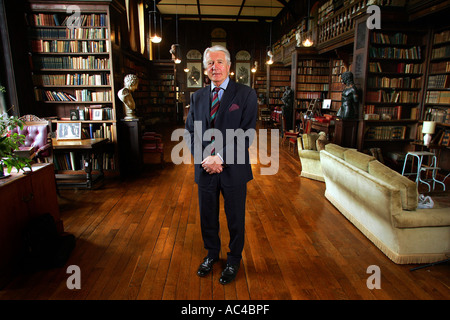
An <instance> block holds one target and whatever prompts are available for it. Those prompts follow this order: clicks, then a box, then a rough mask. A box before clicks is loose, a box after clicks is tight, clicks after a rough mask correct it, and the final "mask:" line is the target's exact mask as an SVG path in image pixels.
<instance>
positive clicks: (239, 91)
mask: <svg viewBox="0 0 450 320" xmlns="http://www.w3.org/2000/svg"><path fill="white" fill-rule="evenodd" d="M210 108H211V86H210V85H209V86H207V87H204V88H202V89H200V90H198V91H196V92H195V93H194V94H193V95H192V97H191V104H190V110H189V114H188V117H187V119H186V129H187V131H188V132H189V134H190V144H191V145H190V148H191V152H192V154H193V155H194V165H195V182H197V183H198V184H201V185H206V184H208V183H209V180H210V179H211V175H210V174H209V173H207V172H205V171H204V170H203V168H202V166H201V163H200V162H201V161H202V160H203V158H205V156H203V152H204V150H205V148H207V147H208V146H209V145H210V143H211V139H210V137H208V138H205V140H203V138H204V134H205V131H206V130H208V129H209V128H211V126H210V123H209V118H210ZM257 110H258V105H257V97H256V92H255V90H253V89H252V88H250V87H248V86H245V85H242V84H239V83H236V82H234V81H232V80H230V81H229V83H228V87H227V89H226V90H225V91H224V93H223V96H222V99H221V101H220V107H219V111H218V113H217V115H216V121H215V125H214V128H215V129H217V130H219V131H220V132H221V133H222V137H223V140H222V141H218V137H215V138H216V142H215V144H216V154H217V153H219V154H220V155H221V156H222V158H223V159H224V161H225V163H226V165H227V166H226V167H225V168H224V170H223V171H222V172H221V173H220V175H221V182H222V183H223V184H224V185H225V186H233V185H237V184H243V183H246V182H248V181H250V180H251V179H253V174H252V169H251V165H250V160H249V154H248V148H249V146H250V144H251V142H252V139H253V137H254V134H255V127H256V117H257ZM197 121H198V122H197ZM194 122H196V124H195V125H196V126H197V129H195V126H194ZM200 124H201V130H200ZM227 129H232V130H231V131H232V132H234V133H237V132H239V131H235V130H237V129H242V130H243V131H241V135H240V138H241V137H244V135H243V134H244V133H245V134H249V135H246V136H245V137H244V138H243V139H240V138H233V136H232V135H230V134H229V133H228V140H227V131H226V130H227ZM249 129H250V130H249ZM200 131H201V134H200ZM196 141H197V142H199V143H198V144H197V152H196V150H195V142H196ZM209 148H210V147H209ZM200 150H201V155H200V157H199V154H200Z"/></svg>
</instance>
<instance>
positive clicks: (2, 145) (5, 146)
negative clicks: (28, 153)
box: [0, 113, 31, 176]
mask: <svg viewBox="0 0 450 320" xmlns="http://www.w3.org/2000/svg"><path fill="white" fill-rule="evenodd" d="M23 125H24V123H23V121H22V120H20V119H19V118H17V117H13V116H11V117H10V116H8V114H7V113H3V114H0V176H3V167H6V168H7V171H8V173H10V172H11V170H12V168H16V169H17V171H20V170H23V169H24V168H30V169H31V160H30V159H27V158H24V157H20V156H18V155H17V154H15V153H14V150H18V149H19V146H20V145H22V144H23V142H24V140H25V136H24V135H21V134H18V133H12V132H11V129H12V128H14V127H19V128H20V129H22V128H23Z"/></svg>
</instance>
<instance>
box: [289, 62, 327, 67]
mask: <svg viewBox="0 0 450 320" xmlns="http://www.w3.org/2000/svg"><path fill="white" fill-rule="evenodd" d="M297 66H299V67H322V68H328V67H329V63H328V61H322V60H299V61H298V63H297Z"/></svg>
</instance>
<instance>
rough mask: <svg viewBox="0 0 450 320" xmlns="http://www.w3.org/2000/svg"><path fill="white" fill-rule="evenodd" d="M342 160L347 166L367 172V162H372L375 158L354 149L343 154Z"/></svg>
mask: <svg viewBox="0 0 450 320" xmlns="http://www.w3.org/2000/svg"><path fill="white" fill-rule="evenodd" d="M344 160H345V161H347V162H348V163H349V164H351V165H353V166H355V167H357V168H359V169H361V170H364V171H365V172H368V170H369V162H371V161H374V160H375V158H374V157H372V156H369V155H368V154H365V153H362V152H358V151H356V150H354V149H349V150H346V151H345V152H344Z"/></svg>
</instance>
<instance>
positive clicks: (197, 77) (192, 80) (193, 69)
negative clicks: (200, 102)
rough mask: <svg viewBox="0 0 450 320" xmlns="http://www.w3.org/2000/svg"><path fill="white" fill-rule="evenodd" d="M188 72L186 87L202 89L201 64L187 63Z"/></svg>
mask: <svg viewBox="0 0 450 320" xmlns="http://www.w3.org/2000/svg"><path fill="white" fill-rule="evenodd" d="M186 65H187V68H188V69H189V72H187V73H186V74H187V87H188V88H201V87H202V63H201V62H187V63H186Z"/></svg>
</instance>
